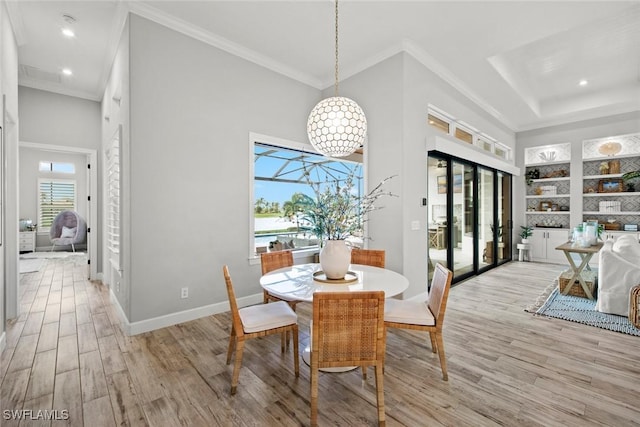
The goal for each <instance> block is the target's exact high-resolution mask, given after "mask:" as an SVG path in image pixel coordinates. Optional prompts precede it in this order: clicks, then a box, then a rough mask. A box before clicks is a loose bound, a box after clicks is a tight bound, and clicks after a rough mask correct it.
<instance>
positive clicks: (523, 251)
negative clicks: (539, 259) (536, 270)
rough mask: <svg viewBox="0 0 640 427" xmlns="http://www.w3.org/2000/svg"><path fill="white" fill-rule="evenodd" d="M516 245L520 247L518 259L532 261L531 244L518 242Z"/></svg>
mask: <svg viewBox="0 0 640 427" xmlns="http://www.w3.org/2000/svg"><path fill="white" fill-rule="evenodd" d="M516 247H517V248H518V261H531V244H529V243H518V244H517V245H516ZM525 257H526V258H527V259H526V260H525Z"/></svg>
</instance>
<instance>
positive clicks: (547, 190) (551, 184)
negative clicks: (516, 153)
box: [525, 143, 571, 229]
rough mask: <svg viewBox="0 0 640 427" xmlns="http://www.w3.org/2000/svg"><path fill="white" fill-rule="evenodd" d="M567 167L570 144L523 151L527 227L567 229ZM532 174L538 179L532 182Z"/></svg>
mask: <svg viewBox="0 0 640 427" xmlns="http://www.w3.org/2000/svg"><path fill="white" fill-rule="evenodd" d="M570 168H571V144H570V143H565V144H554V145H545V146H540V147H530V148H526V149H525V173H526V175H527V176H528V177H529V180H528V182H527V187H526V190H527V194H526V195H525V199H526V203H527V209H526V221H527V225H528V226H530V227H536V226H546V227H554V228H555V227H558V228H561V229H563V228H569V222H570V219H569V217H570V215H571V211H570V206H571V177H570V176H569V173H570ZM532 172H533V173H534V176H537V177H534V178H533V179H531V174H532Z"/></svg>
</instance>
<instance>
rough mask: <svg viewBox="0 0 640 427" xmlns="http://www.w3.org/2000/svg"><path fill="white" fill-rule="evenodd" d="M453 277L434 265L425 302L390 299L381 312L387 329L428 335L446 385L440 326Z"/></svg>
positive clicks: (438, 265) (447, 271)
mask: <svg viewBox="0 0 640 427" xmlns="http://www.w3.org/2000/svg"><path fill="white" fill-rule="evenodd" d="M452 277H453V273H452V272H451V270H449V269H447V268H445V267H443V266H442V265H441V264H436V267H435V270H434V272H433V278H432V279H431V290H430V291H429V294H428V296H427V301H426V302H422V301H407V300H397V299H393V298H390V299H389V300H387V304H386V307H385V311H384V324H385V326H386V327H387V328H399V329H413V330H417V331H426V332H429V338H430V339H431V349H432V351H433V352H434V353H438V356H439V358H440V367H441V368H442V379H443V380H444V381H447V380H448V378H449V377H448V375H447V361H446V359H445V353H444V341H443V339H442V323H443V322H444V313H445V310H446V308H447V299H448V298H449V289H450V288H451V279H452Z"/></svg>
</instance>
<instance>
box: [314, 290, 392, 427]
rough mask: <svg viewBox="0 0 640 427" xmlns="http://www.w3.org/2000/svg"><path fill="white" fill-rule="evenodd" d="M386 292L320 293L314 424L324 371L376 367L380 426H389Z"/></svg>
mask: <svg viewBox="0 0 640 427" xmlns="http://www.w3.org/2000/svg"><path fill="white" fill-rule="evenodd" d="M384 303H385V299H384V292H383V291H357V292H316V293H314V294H313V325H312V332H311V425H317V424H318V371H319V369H321V368H336V367H343V366H360V367H362V368H363V373H364V372H365V368H366V367H367V366H374V367H375V374H376V401H377V406H378V424H379V425H381V426H383V425H384V424H385V414H384V388H383V381H382V378H383V374H384V373H383V364H384V352H385V329H384Z"/></svg>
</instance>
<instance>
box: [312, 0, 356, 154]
mask: <svg viewBox="0 0 640 427" xmlns="http://www.w3.org/2000/svg"><path fill="white" fill-rule="evenodd" d="M335 5H336V7H335V16H336V25H335V29H336V38H335V40H336V48H335V53H336V66H335V85H334V96H333V97H331V98H325V99H323V100H322V101H320V102H319V103H318V104H317V105H316V106H315V107H313V110H311V114H309V119H308V120H307V134H308V136H309V141H310V142H311V145H313V148H315V149H316V150H317V151H318V152H319V153H321V154H323V155H325V156H329V157H344V156H348V155H349V154H352V153H353V152H355V151H356V150H357V149H359V148H361V147H362V146H363V145H364V139H365V136H366V134H367V118H366V117H365V115H364V111H362V108H360V106H359V105H358V104H357V103H356V102H355V101H354V100H352V99H349V98H345V97H342V96H338V0H336V1H335Z"/></svg>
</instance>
